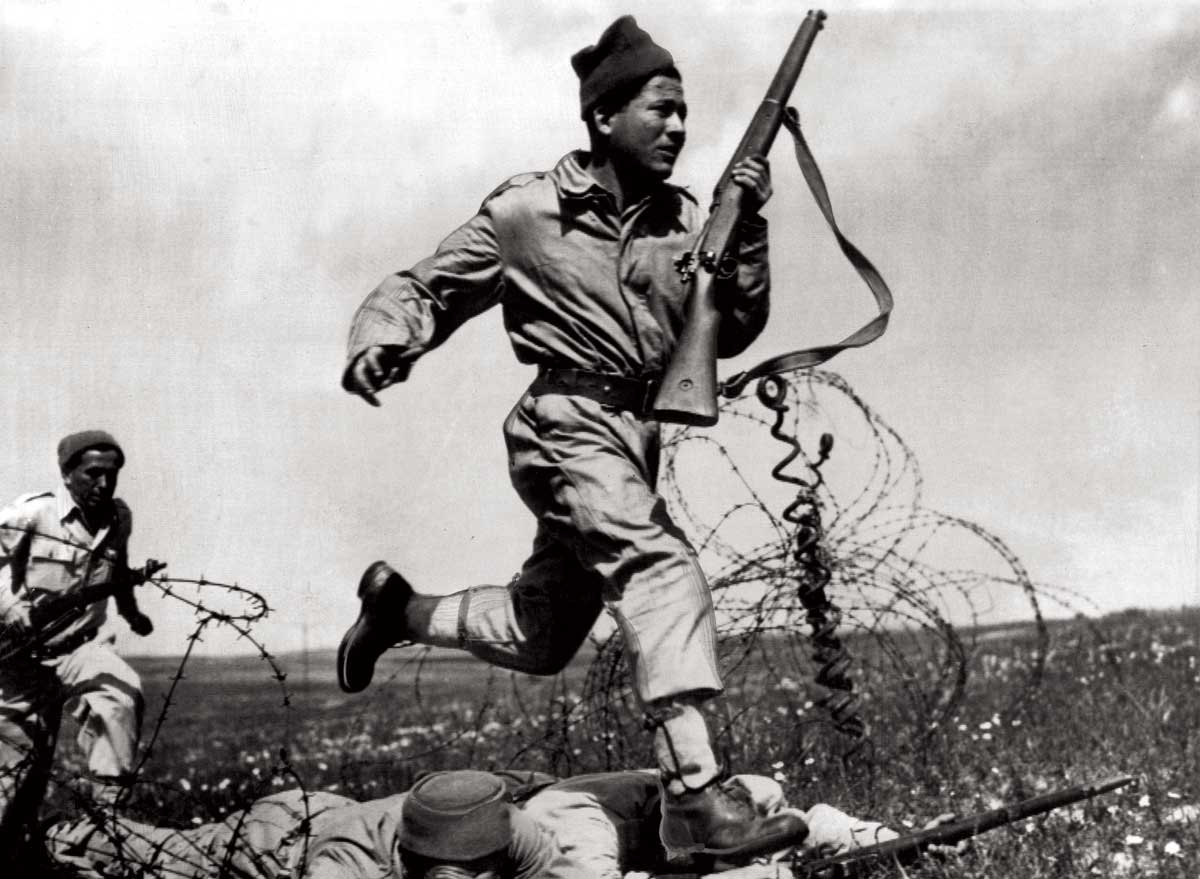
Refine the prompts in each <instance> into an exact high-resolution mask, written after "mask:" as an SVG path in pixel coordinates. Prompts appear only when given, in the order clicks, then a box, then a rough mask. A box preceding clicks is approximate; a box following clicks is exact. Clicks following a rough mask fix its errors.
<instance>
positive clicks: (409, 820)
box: [396, 769, 512, 861]
mask: <svg viewBox="0 0 1200 879" xmlns="http://www.w3.org/2000/svg"><path fill="white" fill-rule="evenodd" d="M511 808H512V807H511V806H510V805H509V804H508V796H507V788H505V786H504V782H502V781H501V780H500V779H499V778H497V777H496V776H494V775H492V774H491V773H490V772H478V771H476V770H471V769H464V770H458V771H454V772H435V773H433V774H432V775H427V776H425V778H422V779H421V780H420V781H418V782H417V783H416V784H415V785H413V788H412V790H410V791H409V793H408V796H407V797H406V798H405V800H404V805H403V806H402V807H401V812H400V834H399V836H398V837H397V839H396V844H397V845H398V846H399V847H400V848H401V849H402V850H404V851H406V852H411V853H412V854H415V855H420V856H421V857H424V858H430V859H432V860H437V861H473V860H475V859H476V858H482V857H483V856H484V855H490V854H492V853H493V852H496V851H499V850H500V849H503V848H507V847H508V845H509V843H510V842H511V840H512V819H511V817H510V816H509V810H510V809H511Z"/></svg>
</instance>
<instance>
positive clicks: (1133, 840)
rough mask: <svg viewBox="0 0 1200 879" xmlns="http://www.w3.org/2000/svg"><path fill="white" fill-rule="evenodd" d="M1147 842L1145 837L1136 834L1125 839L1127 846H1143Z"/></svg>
mask: <svg viewBox="0 0 1200 879" xmlns="http://www.w3.org/2000/svg"><path fill="white" fill-rule="evenodd" d="M1145 841H1146V839H1145V837H1142V836H1138V835H1137V834H1136V833H1131V834H1129V835H1128V836H1126V837H1125V844H1126V845H1141V844H1142V843H1143V842H1145Z"/></svg>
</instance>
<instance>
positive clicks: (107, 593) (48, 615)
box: [0, 559, 167, 661]
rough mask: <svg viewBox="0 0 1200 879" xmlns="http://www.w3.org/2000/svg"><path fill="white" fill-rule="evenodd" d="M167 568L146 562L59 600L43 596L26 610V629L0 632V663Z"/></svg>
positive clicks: (163, 563) (157, 563)
mask: <svg viewBox="0 0 1200 879" xmlns="http://www.w3.org/2000/svg"><path fill="white" fill-rule="evenodd" d="M166 566H167V563H166V562H160V561H158V560H157V559H147V560H146V564H144V565H142V567H140V568H130V569H128V570H127V571H126V572H125V576H124V577H123V578H121V579H119V580H105V581H103V582H100V583H89V584H87V585H86V586H83V587H82V588H80V589H78V590H76V591H74V592H71V593H68V594H67V595H63V596H60V597H51V595H50V594H48V593H47V594H43V595H42V596H41V597H39V598H38V599H36V600H35V601H34V602H33V603H32V604H31V606H30V608H29V624H30V625H29V629H28V630H24V631H18V632H15V633H14V632H12V630H11V627H10V628H9V630H8V631H3V630H0V645H2V646H0V661H2V660H5V659H9V658H10V657H12V656H14V655H16V654H18V653H21V652H22V651H24V650H29V649H31V648H36V647H37V646H38V645H39V644H44V643H45V642H46V641H48V640H50V639H51V638H53V637H54V636H55V635H58V634H59V633H61V632H62V631H63V630H65V629H66V628H68V627H69V626H70V625H71V624H72V623H73V622H75V619H76V616H77V615H78V613H79V612H80V611H81V610H83V609H84V608H85V607H87V606H89V605H91V604H94V603H95V602H97V601H104V600H106V599H108V598H111V597H112V596H114V595H116V594H117V593H118V592H121V591H122V590H124V589H131V588H133V587H135V586H141V585H142V584H143V583H145V582H146V581H147V580H149V579H150V578H151V577H153V576H154V575H155V574H157V573H158V572H159V571H161V570H162V569H163V568H165V567H166Z"/></svg>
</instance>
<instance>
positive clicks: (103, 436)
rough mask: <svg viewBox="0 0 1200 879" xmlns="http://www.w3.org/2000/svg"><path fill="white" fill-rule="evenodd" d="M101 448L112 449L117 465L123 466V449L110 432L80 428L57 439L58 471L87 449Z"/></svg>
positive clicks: (65, 467) (65, 468)
mask: <svg viewBox="0 0 1200 879" xmlns="http://www.w3.org/2000/svg"><path fill="white" fill-rule="evenodd" d="M103 448H108V449H113V450H114V451H115V452H116V453H117V466H118V467H124V466H125V451H124V449H122V448H121V445H120V443H118V442H117V441H116V440H115V439H113V435H112V434H111V433H108V432H107V431H103V430H81V431H79V432H78V433H72V434H68V435H67V436H64V437H63V438H62V439H61V440H59V441H58V469H59V471H60V472H61V471H63V470H67V469H69V468H70V467H71V466H72V464H73V463H74V461H75V458H76V456H77V455H81V454H83V453H84V452H86V451H87V450H88V449H103Z"/></svg>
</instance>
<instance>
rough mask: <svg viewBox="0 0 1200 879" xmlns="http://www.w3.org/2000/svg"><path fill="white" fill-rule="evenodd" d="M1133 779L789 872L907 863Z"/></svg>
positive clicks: (1045, 797) (802, 864) (838, 871)
mask: <svg viewBox="0 0 1200 879" xmlns="http://www.w3.org/2000/svg"><path fill="white" fill-rule="evenodd" d="M1134 781H1136V779H1134V778H1133V777H1132V776H1129V775H1120V776H1117V777H1115V778H1109V779H1106V780H1105V781H1101V782H1096V783H1094V784H1082V785H1079V786H1078V787H1071V788H1066V789H1065V790H1059V791H1052V792H1050V793H1048V794H1041V795H1040V796H1036V797H1030V798H1029V799H1027V800H1021V802H1019V803H1013V804H1012V805H1008V806H1001V807H1000V808H998V809H992V810H991V811H989V812H981V813H980V814H978V815H971V816H969V817H967V818H962V819H959V820H958V821H952V822H950V823H948V824H942V825H940V826H938V827H931V828H929V829H928V830H919V831H917V832H916V833H909V834H906V835H905V836H899V837H897V838H896V839H891V840H888V841H887V842H881V843H877V844H876V845H869V846H865V847H864V848H859V849H854V850H852V851H848V852H843V853H842V854H839V855H832V856H831V857H827V858H819V859H817V860H815V861H804V860H799V861H798V862H797V863H796V864H795V865H794V867H793V873H794V875H796V876H797V877H803V876H814V877H815V876H835V877H844V876H860V875H863V874H865V873H866V872H867V871H869V870H870V869H871V868H873V867H879V866H883V865H886V864H894V863H901V864H907V863H910V862H911V861H913V860H915V859H916V858H917V857H919V856H920V855H921V854H922V853H923V852H924V851H925V850H926V849H928V848H930V847H931V846H936V845H955V844H956V843H959V842H962V841H963V840H964V839H970V838H971V837H973V836H978V835H979V834H981V833H986V832H987V831H989V830H994V829H995V828H997V827H1003V826H1004V825H1005V824H1014V823H1016V822H1017V821H1021V820H1023V819H1025V818H1030V817H1032V816H1034V815H1040V814H1042V813H1043V812H1049V811H1051V810H1053V809H1059V808H1062V807H1063V806H1069V805H1071V804H1072V803H1078V802H1080V801H1081V800H1087V799H1091V798H1092V797H1095V796H1099V795H1100V794H1104V793H1108V792H1109V791H1114V790H1117V789H1118V788H1122V787H1125V786H1126V785H1128V784H1132V783H1133V782H1134Z"/></svg>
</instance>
